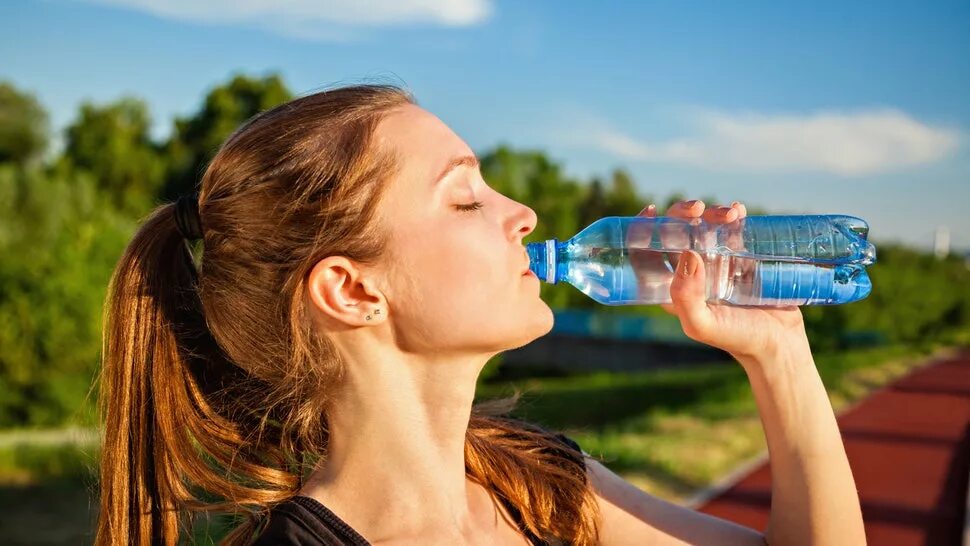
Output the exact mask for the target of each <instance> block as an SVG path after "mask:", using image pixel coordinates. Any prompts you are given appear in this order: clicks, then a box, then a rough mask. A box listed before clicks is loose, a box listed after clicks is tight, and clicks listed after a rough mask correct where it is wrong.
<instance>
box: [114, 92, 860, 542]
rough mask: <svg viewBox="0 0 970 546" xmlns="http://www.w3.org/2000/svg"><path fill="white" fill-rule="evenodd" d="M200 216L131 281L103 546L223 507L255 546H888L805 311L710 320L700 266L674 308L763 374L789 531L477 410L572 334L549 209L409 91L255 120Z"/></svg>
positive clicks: (141, 260)
mask: <svg viewBox="0 0 970 546" xmlns="http://www.w3.org/2000/svg"><path fill="white" fill-rule="evenodd" d="M197 199H198V200H197V201H196V200H195V198H189V197H183V198H180V199H179V200H178V202H177V203H176V204H166V205H162V206H160V207H158V208H157V209H156V210H155V211H154V212H153V213H152V214H151V215H150V216H149V217H148V218H147V220H146V221H145V222H144V224H143V226H142V227H141V229H140V230H139V231H138V233H137V234H136V235H135V236H134V238H133V240H132V241H131V243H130V244H129V246H128V248H127V249H126V250H125V253H124V255H123V256H122V257H121V260H120V261H119V263H118V265H117V268H116V270H115V273H114V276H113V278H112V281H111V286H110V289H109V296H108V300H107V304H106V309H105V312H106V316H105V345H104V362H103V369H102V375H101V378H100V381H101V389H102V391H101V401H102V404H103V405H102V411H103V415H104V438H103V444H102V445H103V447H102V458H101V461H102V462H101V465H102V466H101V480H100V487H101V495H100V518H99V523H98V531H97V542H98V543H99V544H149V543H156V544H166V545H171V544H175V543H176V541H177V540H178V538H179V534H180V530H181V532H182V534H184V533H185V529H184V527H185V526H186V523H187V520H186V519H185V518H184V517H181V515H184V514H187V513H194V512H202V511H230V512H236V513H241V514H245V515H246V518H245V521H244V522H243V523H241V524H240V525H239V526H238V527H236V528H235V529H234V530H233V531H232V532H231V533H230V535H229V536H228V537H227V539H226V542H227V543H230V544H251V543H256V544H357V545H360V544H368V543H370V544H378V543H380V544H422V545H424V544H449V545H450V544H482V545H484V544H489V545H492V544H582V545H587V544H603V545H609V546H613V545H623V544H710V545H730V544H738V545H742V544H752V545H754V544H764V543H765V542H767V543H770V544H777V545H800V544H825V545H832V544H839V545H851V544H863V543H864V542H865V536H864V533H863V526H862V518H861V514H860V508H859V500H858V497H857V494H856V490H855V486H854V483H853V478H852V474H851V472H850V469H849V465H848V463H847V460H846V456H845V451H844V448H843V446H842V441H841V437H840V435H839V431H838V429H837V427H836V422H835V419H834V416H833V412H832V408H831V406H830V404H829V402H828V398H827V396H826V393H825V390H824V388H823V386H822V383H821V381H820V379H819V376H818V373H817V372H816V369H815V366H814V363H813V361H812V355H811V353H810V351H809V346H808V343H807V341H806V337H805V330H804V326H803V323H802V317H801V314H800V312H799V310H798V309H797V308H786V309H771V310H767V309H744V308H738V307H728V306H708V305H707V304H706V303H705V301H704V295H703V286H704V281H703V277H704V268H703V264H702V263H701V261H700V259H699V257H698V256H696V255H693V254H688V255H686V256H685V257H684V258H683V259H681V260H680V264H679V266H678V274H677V278H676V281H675V282H674V286H673V287H672V293H673V294H672V295H673V304H671V305H669V306H668V307H667V309H668V310H669V311H671V312H672V313H675V314H676V315H677V317H678V318H679V319H680V322H681V324H682V326H683V328H684V331H685V332H686V333H687V334H688V335H689V336H691V337H692V338H694V339H696V340H699V341H701V342H704V343H708V344H711V345H713V346H716V347H720V348H722V349H724V350H726V351H728V352H729V353H730V354H732V355H733V356H734V357H736V359H737V361H738V362H739V363H740V365H741V366H742V367H743V368H744V370H745V371H746V372H747V375H748V377H749V378H750V382H751V386H752V389H753V391H754V395H755V398H756V400H757V403H758V407H759V410H760V412H761V419H762V422H763V424H764V429H765V434H766V436H767V441H768V447H769V451H770V455H771V465H772V473H773V485H772V510H771V519H770V524H769V526H768V528H767V530H765V532H764V534H762V533H759V532H756V531H754V530H751V529H748V528H745V527H742V526H739V525H735V524H733V523H730V522H727V521H724V520H720V519H717V518H713V517H710V516H707V515H704V514H701V513H698V512H695V511H692V510H689V509H685V508H682V507H678V506H676V505H673V504H669V503H667V502H664V501H662V500H659V499H657V498H655V497H652V496H650V495H648V494H646V493H644V492H642V491H640V490H639V489H637V488H636V487H634V486H632V485H630V484H628V483H626V482H625V481H623V480H622V479H621V478H619V477H618V476H616V475H615V474H613V473H612V472H611V471H610V470H608V469H607V468H606V467H604V466H603V465H602V464H600V463H599V462H597V461H595V460H594V459H591V458H589V457H587V456H585V454H583V453H582V452H581V451H580V450H579V448H578V446H576V444H575V442H573V441H572V440H570V439H569V438H566V437H564V436H562V435H559V434H555V433H554V432H552V431H548V430H545V429H543V428H540V427H537V426H534V425H530V424H528V423H525V422H521V421H518V420H515V419H512V418H509V417H506V416H503V415H504V413H503V412H502V410H501V408H498V409H496V408H494V407H492V408H490V409H489V408H481V407H473V404H472V401H473V397H474V390H475V382H476V377H477V376H478V374H479V372H480V371H481V369H482V367H483V366H484V364H485V363H486V362H487V361H488V359H489V358H490V357H492V356H493V355H496V354H498V353H500V352H502V351H506V350H509V349H512V348H516V347H520V346H522V345H525V344H526V343H529V342H530V341H532V340H534V339H536V338H538V337H540V336H542V335H544V334H546V333H547V332H549V330H550V328H551V327H552V322H553V315H552V313H551V311H550V309H549V307H548V306H546V304H545V303H544V302H543V301H542V300H541V299H539V280H538V279H537V278H535V276H534V275H532V274H530V273H529V272H528V257H527V255H526V252H525V248H524V246H523V244H522V240H523V238H524V237H525V236H526V235H528V234H529V233H530V232H531V231H532V230H533V228H534V227H535V224H536V215H535V213H534V212H533V211H532V210H531V209H530V208H529V207H527V206H525V205H523V204H521V203H518V202H515V201H513V200H511V199H509V198H507V197H505V196H504V195H502V194H500V193H498V192H496V191H495V190H494V189H492V188H490V187H489V186H488V185H487V183H486V182H485V180H483V179H482V176H481V174H480V172H479V170H478V162H477V160H476V159H475V156H474V154H473V153H472V152H471V150H470V149H469V147H468V145H467V144H466V143H465V142H463V141H462V140H461V139H460V138H459V137H458V136H456V135H455V133H453V132H452V131H451V130H450V129H449V128H448V127H447V126H446V125H445V124H443V123H442V122H441V121H440V120H439V119H437V118H436V117H434V116H433V115H431V114H430V113H428V112H427V111H425V110H423V109H421V108H419V107H418V106H416V104H415V103H414V101H413V100H412V98H411V97H410V96H409V95H408V94H407V93H405V92H404V91H402V90H400V89H397V88H395V87H391V86H355V87H346V88H341V89H334V90H330V91H326V92H322V93H317V94H314V95H310V96H306V97H302V98H299V99H296V100H294V101H291V102H289V103H287V104H284V105H282V106H279V107H277V108H274V109H272V110H270V111H267V112H265V113H262V114H260V115H258V116H256V117H254V118H253V119H251V120H250V121H249V122H247V123H246V124H244V125H243V126H242V127H240V128H239V129H238V130H237V131H236V132H235V133H234V134H233V135H232V136H230V137H229V138H228V139H227V141H226V142H225V143H224V144H223V146H222V148H221V149H220V150H219V152H218V154H217V155H216V157H215V158H214V159H213V161H212V163H211V164H210V165H209V167H208V169H207V170H206V172H205V175H204V177H203V179H202V183H201V190H200V193H199V195H198V198H197ZM667 213H668V214H670V215H677V216H681V217H697V216H701V215H703V216H704V218H705V219H707V220H709V221H713V222H727V221H732V220H734V219H736V218H738V217H739V216H743V215H744V214H745V209H744V206H743V205H741V204H739V203H734V204H732V206H730V207H722V206H718V207H712V208H707V209H706V210H705V206H704V204H703V203H700V202H698V201H689V202H681V203H678V204H676V205H674V206H673V207H672V209H671V210H669V211H668V212H667ZM643 214H647V215H652V214H656V210H655V208H654V207H653V206H652V205H651V206H650V207H648V208H647V209H645V210H644V212H643ZM187 239H188V240H194V239H200V240H201V242H202V245H201V246H202V248H203V257H202V258H201V259H200V260H199V263H198V265H196V262H195V261H194V260H193V256H192V254H191V253H190V247H189V246H188V245H186V240H187Z"/></svg>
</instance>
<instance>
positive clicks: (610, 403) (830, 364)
mask: <svg viewBox="0 0 970 546" xmlns="http://www.w3.org/2000/svg"><path fill="white" fill-rule="evenodd" d="M930 352H931V349H929V348H922V349H916V348H906V347H884V348H877V349H865V350H853V351H848V352H845V353H841V354H827V355H816V365H817V367H818V370H819V373H820V375H821V377H822V380H823V382H824V383H825V386H826V390H827V391H828V393H829V396H830V399H831V400H832V403H833V406H834V407H835V408H836V411H838V410H840V409H843V408H845V407H846V406H847V405H849V404H851V403H853V402H855V401H857V400H859V399H861V398H862V397H864V396H865V395H866V394H868V393H869V392H871V391H872V390H874V389H876V388H878V387H880V386H882V385H885V384H886V383H888V382H890V381H892V380H893V379H895V378H897V377H899V376H901V375H904V374H905V373H907V372H908V371H910V370H912V369H913V368H914V367H916V366H918V365H920V364H921V363H922V362H925V360H926V356H927V355H928V354H929V353H930ZM516 389H518V390H521V391H522V392H523V393H524V394H523V397H522V399H521V401H520V404H519V407H518V408H517V409H516V411H515V412H514V413H515V414H516V415H518V416H521V417H524V418H526V419H529V420H532V421H534V422H537V423H540V424H542V425H544V426H547V427H550V428H554V429H558V430H564V431H566V432H567V433H568V434H570V436H571V437H573V438H574V439H575V440H576V441H578V442H579V443H580V445H582V446H583V448H584V449H585V450H586V451H587V452H589V453H590V454H592V455H594V456H598V457H599V458H601V459H602V460H603V461H604V462H605V464H606V465H607V466H609V467H610V468H612V469H613V470H614V471H616V472H618V473H619V474H621V475H622V476H623V477H624V478H626V479H627V480H629V481H631V482H633V483H634V484H636V485H637V486H639V487H641V488H642V489H644V490H646V491H648V492H650V493H652V494H654V495H657V496H659V497H661V498H664V499H667V500H671V501H673V502H678V503H682V502H683V501H684V500H685V499H686V498H688V497H689V496H691V495H692V494H695V493H696V492H698V491H699V490H702V489H704V488H707V487H709V486H711V485H713V484H714V483H716V482H717V480H718V479H720V478H721V477H723V476H724V475H726V474H727V473H729V472H731V471H732V470H734V469H736V468H737V467H738V465H739V464H741V463H743V462H745V461H747V460H750V459H751V458H753V457H757V456H759V455H760V454H761V453H763V451H764V449H765V443H764V437H763V433H762V430H761V422H760V418H759V417H758V413H757V407H756V406H755V403H754V399H753V397H752V395H751V391H750V387H749V385H748V382H747V378H746V376H745V374H744V371H743V370H742V369H741V368H740V366H738V365H737V364H736V363H733V362H712V363H710V364H708V365H701V366H691V367H687V368H683V369H676V368H674V369H666V370H655V371H649V372H641V373H624V374H618V373H594V374H587V375H576V376H570V377H561V378H526V379H519V380H514V381H502V382H484V383H483V384H482V385H480V387H479V391H478V398H479V399H480V400H481V399H489V398H496V397H502V396H506V395H508V394H511V393H512V392H513V391H514V390H516ZM35 436H36V435H35ZM61 436H65V439H62V440H60V441H59V440H57V438H58V434H56V433H55V434H46V435H42V438H43V441H35V442H30V441H26V440H24V439H23V438H20V437H19V436H18V433H2V434H0V529H3V541H4V542H3V543H4V544H11V545H17V544H78V543H90V542H92V537H91V534H90V533H91V532H92V531H91V530H92V529H93V522H94V521H95V518H96V510H95V506H94V505H93V501H92V499H93V498H94V495H93V492H94V491H95V489H96V488H95V485H94V484H95V483H96V478H95V471H94V469H95V464H96V461H97V443H96V440H95V441H93V440H92V439H91V437H90V435H89V436H88V437H87V438H86V439H85V438H84V437H83V436H82V437H79V436H78V435H76V434H68V435H61ZM226 521H227V520H226V518H225V517H217V518H214V520H213V521H212V522H211V523H210V524H209V525H210V526H211V529H210V532H208V533H207V532H206V531H205V529H204V528H203V527H202V526H204V525H205V523H206V522H205V521H202V522H200V525H199V526H197V530H196V533H195V537H194V539H190V543H192V544H212V543H213V541H214V539H215V537H218V536H221V534H222V533H223V532H224V526H225V525H226Z"/></svg>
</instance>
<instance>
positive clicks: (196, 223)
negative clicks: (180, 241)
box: [175, 193, 202, 241]
mask: <svg viewBox="0 0 970 546" xmlns="http://www.w3.org/2000/svg"><path fill="white" fill-rule="evenodd" d="M175 225H176V226H177V227H178V230H179V233H181V234H182V237H184V238H186V239H188V240H190V241H194V240H196V239H201V238H202V218H201V217H200V216H199V194H198V193H193V194H191V195H180V196H179V198H178V201H176V202H175Z"/></svg>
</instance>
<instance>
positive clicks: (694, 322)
mask: <svg viewBox="0 0 970 546" xmlns="http://www.w3.org/2000/svg"><path fill="white" fill-rule="evenodd" d="M670 300H671V302H672V305H673V308H674V313H675V314H676V315H677V317H678V318H679V319H680V324H681V326H682V327H683V329H684V333H685V334H687V335H688V336H689V337H691V338H693V339H696V340H703V339H704V338H706V337H707V334H708V332H710V330H711V327H712V324H713V322H714V317H713V314H712V313H711V310H710V309H709V308H708V307H707V281H706V272H705V270H704V261H703V260H702V259H701V257H700V255H699V254H697V253H696V252H694V251H692V250H688V251H685V252H684V253H683V254H681V256H680V263H679V264H677V272H676V274H675V275H674V280H673V281H672V282H671V283H670Z"/></svg>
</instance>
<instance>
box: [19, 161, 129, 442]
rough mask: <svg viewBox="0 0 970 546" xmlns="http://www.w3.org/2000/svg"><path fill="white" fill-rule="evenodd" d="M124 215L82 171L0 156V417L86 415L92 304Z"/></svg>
mask: <svg viewBox="0 0 970 546" xmlns="http://www.w3.org/2000/svg"><path fill="white" fill-rule="evenodd" d="M134 225H135V220H134V218H133V217H130V216H125V215H123V214H120V213H119V212H117V211H116V210H115V208H114V207H113V205H112V203H111V199H110V196H108V195H106V194H105V193H104V192H102V191H100V189H99V187H98V182H97V181H96V180H95V179H94V178H93V177H92V176H90V175H89V174H86V173H70V172H68V173H66V174H63V173H62V174H51V173H45V172H44V171H43V170H41V169H23V168H19V167H14V166H0V253H2V255H3V256H7V257H11V256H12V257H15V259H4V260H0V427H9V426H27V425H36V426H48V425H58V424H62V423H64V422H65V421H69V420H70V421H75V422H81V423H84V422H87V423H90V422H92V421H91V414H90V410H91V405H90V404H85V403H84V401H85V396H86V394H87V392H88V389H89V387H90V385H91V381H92V378H93V376H94V371H95V369H96V368H97V364H98V359H99V354H100V350H101V337H100V335H101V305H102V303H103V300H104V296H105V293H106V289H107V284H108V280H109V278H110V275H111V270H112V268H113V266H114V263H115V261H116V260H117V259H118V256H120V254H121V251H122V249H123V248H124V245H125V243H126V242H127V239H128V238H129V237H130V236H131V234H132V233H133V231H134Z"/></svg>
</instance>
